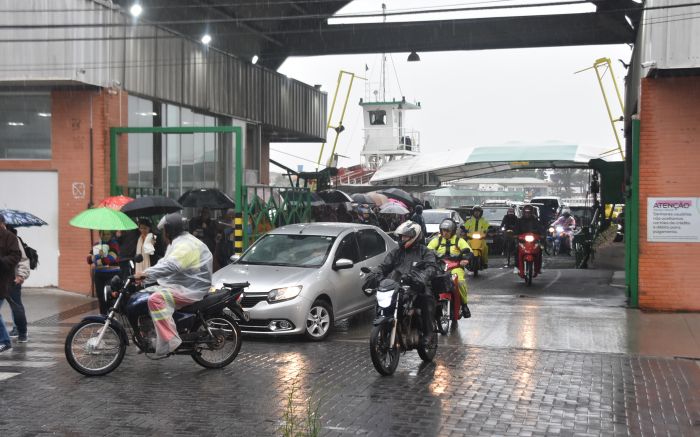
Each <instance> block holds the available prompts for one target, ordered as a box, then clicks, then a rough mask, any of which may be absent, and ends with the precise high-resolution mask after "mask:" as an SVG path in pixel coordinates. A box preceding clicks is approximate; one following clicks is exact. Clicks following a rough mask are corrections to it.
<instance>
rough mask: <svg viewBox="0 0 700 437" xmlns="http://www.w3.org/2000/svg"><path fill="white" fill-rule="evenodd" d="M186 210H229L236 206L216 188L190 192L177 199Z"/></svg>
mask: <svg viewBox="0 0 700 437" xmlns="http://www.w3.org/2000/svg"><path fill="white" fill-rule="evenodd" d="M177 201H178V202H180V205H182V206H184V207H186V208H211V209H227V208H234V207H235V206H236V204H235V203H233V199H231V198H230V197H228V196H227V195H226V194H225V193H222V192H221V191H219V190H217V189H216V188H198V189H196V190H190V191H188V192H186V193H185V194H183V195H182V196H180V198H179V199H177Z"/></svg>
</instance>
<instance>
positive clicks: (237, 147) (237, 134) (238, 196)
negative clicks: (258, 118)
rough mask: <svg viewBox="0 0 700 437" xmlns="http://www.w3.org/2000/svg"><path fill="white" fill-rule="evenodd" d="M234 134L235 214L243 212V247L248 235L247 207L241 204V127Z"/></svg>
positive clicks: (245, 245)
mask: <svg viewBox="0 0 700 437" xmlns="http://www.w3.org/2000/svg"><path fill="white" fill-rule="evenodd" d="M233 134H234V140H235V141H236V144H235V145H234V149H235V152H236V177H235V189H236V193H235V195H236V198H235V201H236V216H239V217H240V215H241V213H242V214H243V249H245V248H246V247H248V238H247V237H249V236H248V235H246V231H247V225H248V208H244V205H243V199H244V198H245V197H244V195H243V190H244V189H245V187H244V186H243V171H244V169H243V145H242V144H241V142H242V141H243V139H242V134H241V129H240V128H238V129H237V130H235V131H234V132H233Z"/></svg>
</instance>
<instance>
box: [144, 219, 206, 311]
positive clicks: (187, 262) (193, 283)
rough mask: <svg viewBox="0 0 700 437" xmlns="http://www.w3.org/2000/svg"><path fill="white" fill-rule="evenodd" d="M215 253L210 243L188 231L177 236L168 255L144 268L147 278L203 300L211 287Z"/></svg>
mask: <svg viewBox="0 0 700 437" xmlns="http://www.w3.org/2000/svg"><path fill="white" fill-rule="evenodd" d="M212 260H213V257H212V254H211V252H210V251H209V248H208V247H207V246H206V244H204V243H202V242H201V241H200V240H198V239H197V238H196V237H194V236H193V235H191V234H189V233H187V232H185V233H183V234H181V235H180V236H179V237H177V238H175V239H174V240H173V241H172V243H170V246H168V250H167V251H166V252H165V256H164V257H163V258H161V259H160V260H159V261H158V263H157V264H156V265H154V266H152V267H149V268H147V269H146V270H144V271H143V273H144V274H145V275H146V278H145V279H146V281H153V280H156V281H158V284H159V285H162V286H164V287H167V288H171V289H173V290H175V291H177V292H179V293H180V294H182V295H183V296H185V297H187V298H189V299H194V300H199V299H202V298H203V297H204V296H205V295H206V294H207V293H208V292H209V288H210V287H211V273H212Z"/></svg>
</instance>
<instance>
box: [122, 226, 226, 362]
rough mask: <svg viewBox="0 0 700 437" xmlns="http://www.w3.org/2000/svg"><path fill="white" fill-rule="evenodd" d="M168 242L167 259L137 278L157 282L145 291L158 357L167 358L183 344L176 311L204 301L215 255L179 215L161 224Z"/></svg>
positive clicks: (163, 259)
mask: <svg viewBox="0 0 700 437" xmlns="http://www.w3.org/2000/svg"><path fill="white" fill-rule="evenodd" d="M158 229H160V230H161V231H162V233H163V237H164V239H165V242H166V243H168V244H169V246H168V249H167V250H166V252H165V256H164V257H163V258H161V259H160V260H159V261H158V263H157V264H156V265H154V266H152V267H149V268H147V269H146V270H144V271H143V272H140V273H138V274H136V275H134V276H135V277H136V279H137V281H139V282H144V281H145V282H153V281H156V282H158V284H157V285H154V286H152V287H149V288H147V289H146V290H145V291H147V292H151V293H152V294H151V295H150V297H149V298H148V310H149V312H150V313H151V318H152V319H153V324H154V326H155V331H156V336H157V341H156V345H155V352H156V354H157V355H167V354H168V353H170V352H173V351H174V350H175V349H177V347H178V346H180V344H181V343H182V340H181V339H180V336H179V335H178V333H177V328H176V326H175V322H174V320H173V313H174V312H175V310H176V309H178V308H182V307H184V306H186V305H189V304H192V303H194V302H197V301H199V300H201V299H202V298H203V297H204V296H205V295H206V294H207V293H208V292H209V288H210V287H211V274H212V260H213V257H212V254H211V252H210V251H209V248H208V247H207V246H206V244H204V243H203V242H202V241H200V240H199V239H197V238H196V237H194V236H193V235H191V234H190V233H189V232H187V231H186V230H185V227H184V220H183V218H182V216H181V215H180V214H179V213H172V214H168V215H166V216H165V217H163V219H162V220H161V221H160V223H159V224H158Z"/></svg>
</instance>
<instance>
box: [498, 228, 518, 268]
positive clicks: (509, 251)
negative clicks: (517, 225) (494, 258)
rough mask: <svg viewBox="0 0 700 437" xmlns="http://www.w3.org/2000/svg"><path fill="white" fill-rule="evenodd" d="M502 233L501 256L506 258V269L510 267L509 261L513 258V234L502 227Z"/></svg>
mask: <svg viewBox="0 0 700 437" xmlns="http://www.w3.org/2000/svg"><path fill="white" fill-rule="evenodd" d="M501 230H502V231H503V252H504V253H503V254H504V255H505V256H506V259H507V261H506V267H510V259H511V258H515V232H514V231H513V230H512V229H506V228H505V227H502V228H501Z"/></svg>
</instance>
